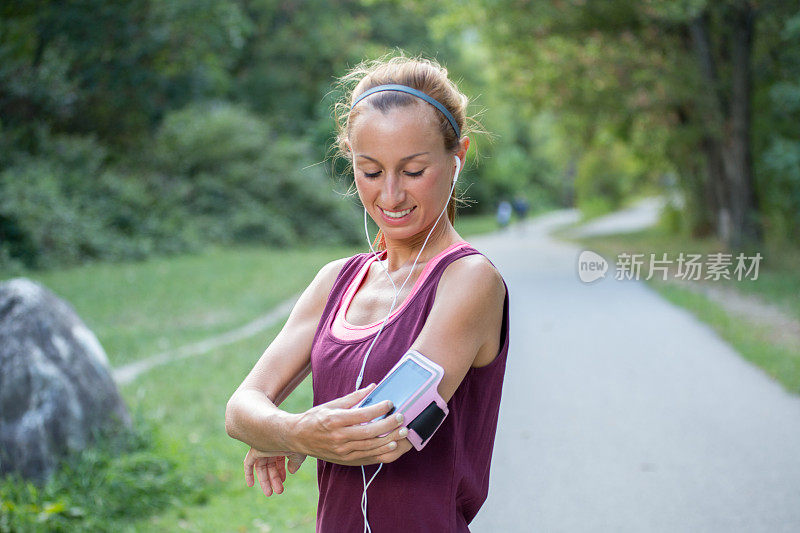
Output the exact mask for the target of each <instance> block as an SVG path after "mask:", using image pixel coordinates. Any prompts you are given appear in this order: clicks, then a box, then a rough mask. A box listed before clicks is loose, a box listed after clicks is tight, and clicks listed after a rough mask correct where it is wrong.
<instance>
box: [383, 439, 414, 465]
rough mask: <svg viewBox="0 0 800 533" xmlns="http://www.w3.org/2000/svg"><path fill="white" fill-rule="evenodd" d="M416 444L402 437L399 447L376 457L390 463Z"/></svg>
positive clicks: (398, 442)
mask: <svg viewBox="0 0 800 533" xmlns="http://www.w3.org/2000/svg"><path fill="white" fill-rule="evenodd" d="M413 447H414V446H413V445H412V444H411V442H410V441H409V440H408V439H400V440H398V441H397V447H395V448H394V449H393V450H390V451H388V452H385V453H382V454H380V455H378V456H376V457H375V460H376V461H378V462H379V463H388V462H391V461H394V460H396V459H397V458H398V457H400V456H401V455H403V454H404V453H406V452H407V451H409V450H411V448H413Z"/></svg>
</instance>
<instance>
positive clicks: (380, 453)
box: [350, 440, 398, 460]
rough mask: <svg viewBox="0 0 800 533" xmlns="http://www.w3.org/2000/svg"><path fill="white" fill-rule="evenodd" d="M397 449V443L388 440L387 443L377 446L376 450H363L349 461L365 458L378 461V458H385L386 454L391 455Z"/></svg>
mask: <svg viewBox="0 0 800 533" xmlns="http://www.w3.org/2000/svg"><path fill="white" fill-rule="evenodd" d="M397 447H398V444H397V441H394V440H390V441H389V442H387V443H385V444H382V445H381V446H378V447H377V448H373V449H371V450H364V451H361V452H358V453H357V454H354V455H353V456H352V457H351V458H350V459H351V460H361V459H365V458H367V457H371V458H373V459H375V460H378V458H380V457H385V456H386V455H387V454H391V453H392V452H394V451H395V450H396V449H397Z"/></svg>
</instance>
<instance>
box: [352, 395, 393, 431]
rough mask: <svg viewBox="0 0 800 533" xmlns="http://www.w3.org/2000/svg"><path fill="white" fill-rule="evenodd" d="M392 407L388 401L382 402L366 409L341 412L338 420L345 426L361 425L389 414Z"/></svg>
mask: <svg viewBox="0 0 800 533" xmlns="http://www.w3.org/2000/svg"><path fill="white" fill-rule="evenodd" d="M393 407H394V406H393V405H392V402H391V401H390V400H384V401H382V402H378V403H376V404H373V405H368V406H367V407H353V408H350V409H347V410H345V411H343V412H342V413H341V418H340V420H341V421H342V422H344V424H345V425H347V426H353V425H356V424H363V423H366V422H370V421H371V420H374V419H375V418H378V417H381V416H383V415H385V414H387V413H389V411H391V410H392V408H393Z"/></svg>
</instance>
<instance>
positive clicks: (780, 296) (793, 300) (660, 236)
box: [560, 227, 800, 394]
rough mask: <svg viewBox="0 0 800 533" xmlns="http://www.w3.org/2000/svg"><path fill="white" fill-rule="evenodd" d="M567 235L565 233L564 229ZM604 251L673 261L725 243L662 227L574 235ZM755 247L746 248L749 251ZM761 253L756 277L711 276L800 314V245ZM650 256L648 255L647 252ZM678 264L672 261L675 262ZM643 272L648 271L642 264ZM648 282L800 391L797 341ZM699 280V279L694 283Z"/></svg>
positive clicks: (702, 300) (698, 298)
mask: <svg viewBox="0 0 800 533" xmlns="http://www.w3.org/2000/svg"><path fill="white" fill-rule="evenodd" d="M560 235H561V237H562V238H563V237H564V232H560ZM570 240H573V241H574V242H577V243H579V244H580V245H581V246H582V247H583V248H584V249H589V250H592V251H595V252H597V253H599V254H600V255H602V256H604V257H605V258H606V259H607V260H609V261H610V262H613V261H615V259H616V257H617V255H618V254H619V253H622V252H627V253H646V254H649V253H655V254H657V255H656V257H657V258H660V254H662V253H664V252H666V253H667V258H668V259H672V260H675V259H676V258H677V256H678V253H679V252H681V251H682V252H686V253H699V254H703V256H704V259H705V254H708V253H715V252H720V251H722V252H725V251H726V250H725V248H724V246H723V244H722V243H721V242H720V241H719V240H717V239H714V238H705V239H689V238H687V237H683V236H680V235H674V234H670V233H667V232H665V231H663V230H661V229H660V228H658V227H655V228H651V229H648V230H644V231H640V232H637V233H630V234H619V235H607V236H602V237H600V236H598V237H591V238H581V239H570ZM755 251H756V250H750V251H747V252H746V255H748V256H751V255H753V253H754V252H755ZM757 251H759V252H760V253H761V255H762V260H761V265H760V269H759V275H758V279H756V280H753V279H746V280H741V281H737V280H724V279H721V280H719V281H713V282H712V281H707V282H706V283H714V284H715V285H717V286H722V287H725V288H727V289H730V290H735V291H740V292H742V293H745V294H750V295H755V296H757V297H759V298H760V299H761V300H763V301H765V302H767V303H771V304H774V305H775V306H777V307H778V308H780V309H781V310H782V311H783V312H785V313H786V314H787V315H789V316H793V317H794V318H797V319H800V271H799V270H798V269H797V265H798V264H800V250H798V249H792V248H786V247H784V248H770V247H768V246H764V247H763V248H761V249H759V250H757ZM646 257H649V256H646ZM673 266H674V265H673ZM642 274H644V269H643V272H642ZM647 283H649V284H650V285H651V286H652V287H653V288H654V289H655V290H657V291H658V292H659V293H660V294H662V295H663V296H664V297H665V298H666V299H668V300H669V301H671V302H673V303H675V304H677V305H679V306H681V307H684V308H686V309H688V310H690V311H691V312H692V313H693V314H695V316H697V317H698V318H699V319H700V320H702V321H703V322H706V323H707V324H709V325H711V326H712V327H713V328H714V329H715V330H716V331H717V332H718V333H719V334H720V335H721V336H722V338H724V339H725V340H726V341H728V342H729V343H731V345H732V346H733V347H734V348H735V349H736V350H737V351H738V352H739V353H741V354H742V356H743V357H744V358H745V359H747V360H749V361H751V362H753V363H754V364H756V365H757V366H759V367H760V368H762V369H763V370H764V371H765V372H766V373H767V374H769V375H770V376H772V377H773V378H775V379H776V380H777V381H778V382H780V383H781V384H782V385H783V386H784V387H785V388H786V390H788V391H790V392H793V393H795V394H800V353H798V352H797V350H796V346H787V345H785V344H782V343H780V342H778V341H775V340H774V339H772V338H771V337H770V332H769V329H768V328H766V327H764V326H759V325H757V324H754V323H752V322H750V321H747V320H745V319H743V318H738V317H734V316H731V315H730V313H727V312H726V311H725V310H724V308H723V307H722V306H720V305H719V304H716V303H714V302H712V301H710V300H709V299H708V298H707V297H705V296H703V295H701V294H697V293H694V292H692V291H690V290H688V289H683V288H680V287H678V286H675V285H674V284H672V283H664V282H662V281H661V280H659V279H657V278H656V277H654V278H653V279H651V280H649V281H648V282H647ZM695 283H697V282H695Z"/></svg>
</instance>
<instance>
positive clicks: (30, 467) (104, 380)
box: [0, 278, 130, 482]
mask: <svg viewBox="0 0 800 533" xmlns="http://www.w3.org/2000/svg"><path fill="white" fill-rule="evenodd" d="M118 424H122V425H124V426H130V416H129V414H128V410H127V408H126V407H125V404H124V403H123V401H122V398H121V397H120V395H119V392H118V391H117V387H116V385H115V383H114V381H113V380H112V378H111V374H110V369H109V365H108V358H107V357H106V354H105V352H104V351H103V348H102V346H100V343H99V342H98V340H97V337H95V335H94V333H92V332H91V331H90V330H89V328H87V327H86V325H85V324H84V323H83V322H82V321H81V319H80V318H78V315H77V314H76V313H75V311H74V309H73V308H72V307H71V306H70V305H69V304H67V303H66V302H64V301H63V300H61V299H59V298H58V297H56V296H55V295H54V294H53V293H52V292H50V291H49V290H47V289H45V288H44V287H42V286H41V285H38V284H36V283H34V282H32V281H30V280H28V279H25V278H16V279H12V280H9V281H6V282H3V283H0V475H4V474H6V473H9V472H18V473H20V474H21V475H22V476H23V477H25V478H28V479H32V480H35V481H40V482H41V481H44V480H46V479H47V478H48V477H49V476H50V474H52V472H53V471H54V469H55V468H56V466H57V465H58V462H59V460H60V458H62V457H63V456H64V455H65V454H66V453H67V452H77V451H80V450H83V449H84V448H86V447H87V446H88V445H89V444H91V441H92V437H93V435H94V434H95V432H97V431H101V430H103V429H107V428H109V427H114V425H118Z"/></svg>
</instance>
